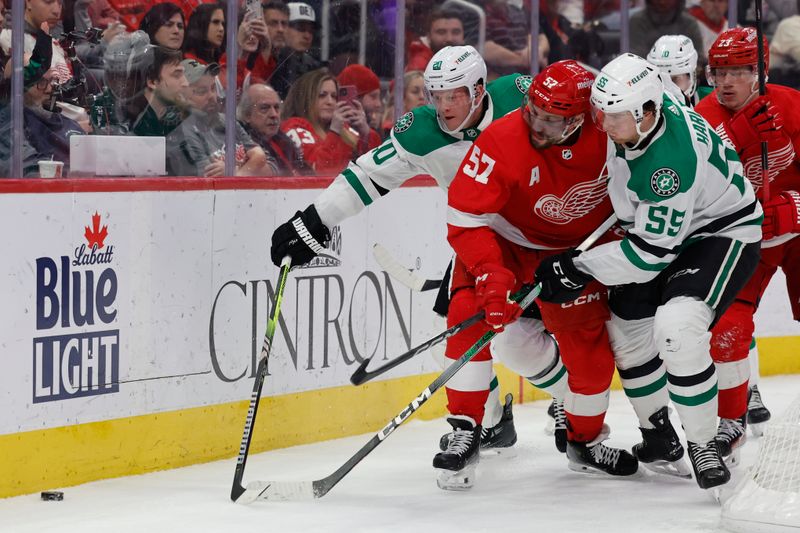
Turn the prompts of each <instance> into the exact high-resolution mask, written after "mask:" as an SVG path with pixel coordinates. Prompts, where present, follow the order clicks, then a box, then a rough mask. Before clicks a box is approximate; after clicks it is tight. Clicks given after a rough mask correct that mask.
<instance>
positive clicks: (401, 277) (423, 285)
mask: <svg viewBox="0 0 800 533" xmlns="http://www.w3.org/2000/svg"><path fill="white" fill-rule="evenodd" d="M372 255H373V256H374V257H375V261H377V262H378V266H380V267H381V268H382V269H383V270H384V271H386V272H387V273H388V274H389V275H390V276H392V277H393V278H394V279H396V280H397V281H399V282H400V283H402V284H403V285H405V286H406V287H408V288H409V289H411V290H412V291H416V292H424V291H430V290H433V289H438V288H439V286H440V285H441V284H442V280H440V279H423V278H421V277H420V276H418V275H416V274H414V273H413V272H412V271H411V270H409V269H407V268H406V267H404V266H403V265H401V264H400V262H399V261H398V260H397V259H395V258H394V256H393V255H392V254H391V253H390V252H389V250H387V249H386V248H384V247H383V246H381V245H380V244H378V243H375V245H374V246H373V247H372Z"/></svg>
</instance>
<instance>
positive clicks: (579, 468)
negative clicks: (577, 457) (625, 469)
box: [568, 461, 642, 480]
mask: <svg viewBox="0 0 800 533" xmlns="http://www.w3.org/2000/svg"><path fill="white" fill-rule="evenodd" d="M568 466H569V469H570V470H572V471H573V472H578V473H579V474H584V475H586V476H590V477H594V478H598V479H599V478H602V479H626V480H627V479H639V478H641V477H642V471H641V470H637V471H636V472H634V473H633V474H631V475H629V476H615V475H613V474H609V473H608V472H606V471H605V470H603V469H600V468H595V467H593V466H591V465H587V464H583V463H576V462H573V461H569V464H568Z"/></svg>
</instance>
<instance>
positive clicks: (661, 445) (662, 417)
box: [631, 406, 692, 479]
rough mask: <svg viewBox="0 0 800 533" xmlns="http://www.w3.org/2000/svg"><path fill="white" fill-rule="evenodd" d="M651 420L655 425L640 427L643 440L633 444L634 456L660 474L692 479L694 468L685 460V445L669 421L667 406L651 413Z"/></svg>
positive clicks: (649, 468)
mask: <svg viewBox="0 0 800 533" xmlns="http://www.w3.org/2000/svg"><path fill="white" fill-rule="evenodd" d="M649 420H650V422H651V423H652V424H653V426H655V427H654V428H653V429H646V428H639V431H641V432H642V442H640V443H639V444H635V445H634V446H633V448H632V450H631V451H632V452H633V455H634V457H636V458H637V459H638V460H639V462H641V463H642V464H644V466H645V468H647V469H648V470H652V471H653V472H656V473H658V474H666V475H669V476H676V477H681V478H685V479H691V477H692V470H691V469H690V468H689V465H688V464H686V461H684V460H683V446H682V445H681V441H680V439H679V438H678V434H677V433H675V428H673V427H672V423H670V421H669V412H668V411H667V408H666V406H665V407H662V408H661V409H659V410H658V411H656V412H655V413H653V414H652V415H650V418H649Z"/></svg>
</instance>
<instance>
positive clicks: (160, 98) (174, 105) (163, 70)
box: [132, 46, 189, 137]
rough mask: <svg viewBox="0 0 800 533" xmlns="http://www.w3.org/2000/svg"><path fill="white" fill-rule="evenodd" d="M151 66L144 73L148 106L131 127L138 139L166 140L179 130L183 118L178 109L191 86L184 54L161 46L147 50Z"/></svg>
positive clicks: (145, 95)
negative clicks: (187, 78)
mask: <svg viewBox="0 0 800 533" xmlns="http://www.w3.org/2000/svg"><path fill="white" fill-rule="evenodd" d="M148 51H149V53H151V54H152V62H151V63H150V64H149V65H148V67H147V72H146V73H145V80H146V86H145V89H144V97H145V99H146V100H147V106H146V107H145V108H144V111H142V112H141V114H140V115H139V116H138V117H137V119H136V120H135V121H134V123H133V125H132V130H133V132H134V133H135V134H136V135H143V136H151V137H155V136H162V137H163V136H166V135H167V134H169V133H170V132H172V130H174V129H175V128H177V127H178V125H179V124H180V123H181V120H182V118H183V116H182V114H181V110H180V107H179V106H182V105H184V103H185V99H184V91H185V90H186V88H187V87H188V85H189V82H188V81H187V80H186V73H185V68H184V66H183V65H182V64H181V53H180V52H179V51H177V50H169V49H167V48H162V47H160V46H154V47H152V48H151V49H149V50H148Z"/></svg>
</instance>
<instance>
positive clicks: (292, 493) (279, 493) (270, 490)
mask: <svg viewBox="0 0 800 533" xmlns="http://www.w3.org/2000/svg"><path fill="white" fill-rule="evenodd" d="M540 291H541V285H536V286H535V287H534V288H532V289H531V290H529V291H528V292H527V293H526V294H525V295H524V298H522V300H521V301H520V302H519V304H520V306H521V307H522V308H523V309H525V308H527V307H528V306H529V305H531V304H532V303H533V300H534V299H535V298H536V297H537V296H538V295H539V292H540ZM495 335H497V332H496V331H495V330H489V331H487V332H486V333H484V334H483V336H482V337H481V338H480V339H478V340H477V341H476V342H475V344H473V345H472V347H471V348H470V349H469V350H467V351H466V352H464V354H463V355H462V356H461V357H459V358H458V359H456V360H455V361H453V362H452V363H451V364H450V366H448V367H447V368H446V369H445V370H444V372H442V373H441V374H439V376H438V377H437V378H436V379H435V380H433V382H432V383H431V384H430V385H428V386H427V387H426V388H425V390H423V391H422V392H421V393H420V395H419V396H417V397H416V398H414V399H413V400H411V403H409V404H408V405H407V406H406V407H405V408H404V409H403V410H402V411H400V413H398V414H397V416H395V417H393V418H392V419H391V420H389V422H388V423H387V424H386V425H385V426H384V427H383V428H382V429H381V430H380V431H378V432H377V433H376V434H375V435H373V437H372V438H371V439H370V440H369V441H367V443H366V444H364V446H362V447H361V449H360V450H358V451H357V452H356V453H355V454H354V455H353V456H352V457H350V459H348V460H347V461H345V463H344V464H343V465H342V466H340V467H339V468H338V469H337V470H336V471H335V472H333V473H332V474H330V475H329V476H327V477H324V478H322V479H317V480H314V481H253V482H251V483H249V484H248V485H247V488H246V489H245V492H244V494H242V495H241V496H240V497H239V499H237V500H236V501H237V503H251V502H253V501H255V500H269V501H286V500H308V499H313V498H321V497H323V496H325V495H326V494H327V493H328V492H330V490H331V489H332V488H333V487H335V486H336V484H337V483H339V482H340V481H341V480H342V478H344V476H346V475H347V474H348V472H350V471H351V470H352V469H353V468H355V466H356V465H357V464H358V463H360V462H361V460H362V459H364V458H365V457H366V456H367V455H369V454H370V453H372V450H374V449H375V448H377V447H378V446H379V445H380V444H381V443H382V442H383V441H384V440H386V438H387V437H389V435H391V434H392V433H393V432H394V430H395V429H397V428H398V427H399V426H400V425H401V424H402V423H403V422H405V421H406V420H408V418H409V417H410V416H411V415H413V414H414V413H415V412H416V411H417V410H418V409H419V408H420V407H422V405H423V404H424V403H425V402H427V401H428V400H429V399H430V397H431V396H433V394H434V393H435V392H436V391H438V390H439V389H440V388H442V387H443V386H444V385H445V383H447V382H448V381H450V378H452V377H453V376H454V375H455V373H456V372H458V371H459V370H461V368H462V367H463V366H464V365H466V364H467V363H468V362H469V361H470V360H471V359H472V358H473V357H475V355H476V354H477V353H478V352H480V351H481V350H483V348H484V347H486V346H487V345H488V344H489V342H491V340H492V339H493V338H494V336H495Z"/></svg>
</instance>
